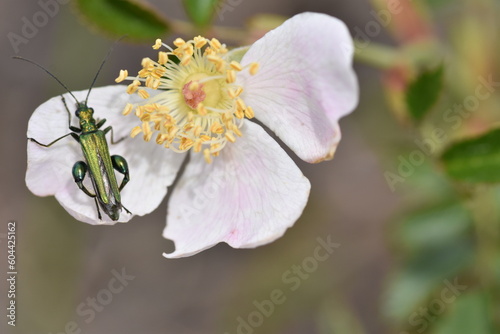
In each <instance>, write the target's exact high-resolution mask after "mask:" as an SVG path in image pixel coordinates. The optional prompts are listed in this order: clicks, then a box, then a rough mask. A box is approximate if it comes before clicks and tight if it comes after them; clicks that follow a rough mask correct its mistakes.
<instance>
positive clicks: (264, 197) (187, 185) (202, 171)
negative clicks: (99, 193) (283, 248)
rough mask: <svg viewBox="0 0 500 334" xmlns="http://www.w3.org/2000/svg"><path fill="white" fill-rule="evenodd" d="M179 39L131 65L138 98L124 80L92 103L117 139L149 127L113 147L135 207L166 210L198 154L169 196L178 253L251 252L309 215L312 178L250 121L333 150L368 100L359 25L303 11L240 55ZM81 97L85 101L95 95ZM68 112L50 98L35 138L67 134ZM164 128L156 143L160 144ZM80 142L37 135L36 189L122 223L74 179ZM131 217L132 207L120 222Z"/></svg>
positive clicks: (309, 146) (74, 208) (316, 155)
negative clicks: (357, 48) (362, 83)
mask: <svg viewBox="0 0 500 334" xmlns="http://www.w3.org/2000/svg"><path fill="white" fill-rule="evenodd" d="M174 44H175V45H176V47H177V48H176V49H175V50H174V49H171V48H169V47H168V46H166V45H164V44H162V43H161V41H160V40H158V41H157V42H156V44H155V45H154V46H153V48H155V49H159V48H160V47H161V46H165V47H166V48H167V50H166V51H160V53H159V57H158V61H153V60H151V59H149V58H146V59H144V60H143V62H142V65H143V69H142V70H141V71H140V72H139V74H138V76H137V77H130V76H128V72H127V71H122V72H121V73H120V76H119V78H118V79H117V81H122V80H124V79H128V80H132V81H133V82H132V83H131V84H130V85H129V86H128V88H127V92H128V93H129V94H132V93H136V94H137V95H136V94H134V95H131V96H126V95H125V96H124V94H121V93H120V91H119V89H122V90H123V87H118V86H114V87H103V88H97V89H95V90H94V91H93V92H92V95H91V97H90V99H89V107H93V108H94V109H95V113H96V116H98V117H106V118H107V119H108V121H109V124H110V125H112V126H113V127H114V128H115V138H121V137H123V136H125V134H126V133H127V130H128V131H129V132H130V129H132V133H131V134H132V136H133V137H134V136H136V135H138V134H139V133H142V134H143V138H144V139H145V141H142V140H139V139H134V140H130V138H128V139H127V140H124V141H123V142H121V143H119V144H116V145H110V151H111V154H119V155H122V156H123V157H125V158H126V159H127V160H128V161H129V169H130V172H131V181H130V182H129V184H128V185H127V186H126V187H125V188H124V189H123V191H122V203H123V205H125V206H126V207H127V208H128V209H129V210H130V211H131V212H132V213H133V214H138V215H143V214H146V213H148V212H150V211H152V210H153V209H154V208H156V207H157V206H158V204H159V203H160V201H161V200H162V198H163V197H164V196H165V194H166V189H167V187H168V186H169V185H170V184H171V183H172V182H173V180H174V178H175V176H176V173H177V171H178V170H179V168H180V165H181V163H182V161H183V159H184V158H185V156H186V155H187V154H189V153H188V152H190V151H191V153H190V160H189V163H188V164H187V166H186V168H185V170H184V172H183V174H182V176H181V177H180V179H179V181H178V183H177V185H176V186H175V188H174V190H173V193H172V195H171V198H170V202H169V209H168V215H167V227H166V228H165V230H164V233H163V235H164V237H166V238H168V239H172V240H173V241H174V242H175V246H176V249H175V251H174V252H173V253H170V254H164V255H165V256H166V257H183V256H188V255H192V254H195V253H198V252H200V251H202V250H204V249H207V248H209V247H212V246H214V245H215V244H217V243H219V242H226V243H228V244H229V245H231V246H232V247H237V248H247V247H256V246H259V245H262V244H265V243H269V242H271V241H273V240H275V239H277V238H279V237H280V236H281V235H283V233H284V232H285V230H286V229H287V228H288V227H290V226H292V225H293V224H294V222H295V221H296V220H297V219H298V218H299V217H300V215H301V213H302V211H303V209H304V207H305V205H306V203H307V199H308V196H309V189H310V184H309V181H308V180H307V179H306V178H305V177H304V176H303V174H302V173H301V171H300V170H299V169H298V167H297V166H296V165H295V164H294V162H293V161H292V160H291V158H290V157H288V155H287V154H286V153H285V151H284V150H283V149H282V148H281V147H280V146H279V145H278V144H277V143H276V142H275V141H274V140H273V139H272V137H271V136H269V135H268V134H267V133H266V132H265V131H264V129H263V128H262V127H261V126H260V125H257V124H256V123H254V122H252V121H250V120H249V119H252V118H253V117H255V118H256V119H258V120H259V121H260V122H262V123H263V124H264V125H266V126H267V127H269V128H270V129H271V130H272V131H274V132H275V133H276V135H277V136H278V137H279V138H280V139H281V140H282V141H283V142H284V143H285V144H286V145H288V146H289V147H290V148H291V149H292V150H293V151H294V152H295V153H296V154H297V155H298V156H299V157H300V158H301V159H303V160H305V161H307V162H311V163H315V162H320V161H323V160H328V159H331V158H333V155H334V152H335V149H336V147H337V145H338V142H339V140H340V129H339V126H338V120H339V118H341V117H342V116H344V115H346V114H348V113H350V112H351V111H352V110H353V109H354V108H355V106H356V104H357V101H358V86H357V80H356V76H355V74H354V71H353V69H352V55H353V44H352V39H351V37H350V35H349V32H348V30H347V28H346V27H345V25H344V24H343V23H342V22H341V21H339V20H338V19H335V18H333V17H330V16H327V15H324V14H315V13H303V14H299V15H297V16H295V17H293V18H291V19H289V20H287V21H286V22H285V23H284V24H283V25H282V26H280V27H278V28H277V29H275V30H273V31H271V32H269V33H268V34H266V35H265V36H264V37H263V38H261V39H260V40H258V41H257V42H256V43H255V44H253V45H252V46H251V47H250V48H248V50H247V51H246V49H236V50H234V51H231V52H228V51H227V49H226V47H225V45H223V44H221V43H220V42H219V41H217V40H215V39H212V40H207V39H205V38H202V37H200V36H198V37H196V38H194V39H193V40H190V41H184V40H181V39H177V40H176V41H175V42H174ZM245 51H246V53H245ZM241 54H244V56H243V57H242V58H241ZM174 56H175V57H177V58H178V59H180V63H179V64H176V63H174V62H173V59H174ZM239 58H241V59H239ZM143 85H144V86H145V87H144V88H143V87H142V86H143ZM75 95H76V96H77V98H78V99H80V98H81V97H83V95H84V92H76V93H75ZM67 99H68V97H67ZM123 105H126V107H125V109H124V114H130V113H131V112H132V111H135V116H137V117H135V116H132V115H131V116H127V117H123V116H122V118H119V115H118V113H117V109H118V108H122V106H123ZM64 115H65V111H64V109H63V106H62V103H60V101H59V99H57V98H54V99H52V100H49V101H48V102H46V103H44V104H43V105H41V106H40V107H39V108H38V109H37V110H36V111H35V113H34V114H33V116H32V119H31V120H30V124H29V130H28V137H34V138H36V139H37V140H38V141H40V142H49V141H51V140H53V139H54V138H57V137H58V136H60V135H63V134H65V133H67V131H68V130H67V119H66V118H65V117H64ZM48 129H50V132H49V131H48ZM155 134H156V136H155V138H154V139H155V141H156V143H148V141H150V140H151V139H152V138H153V135H155ZM157 144H158V145H157ZM79 150H80V148H79V147H78V143H76V141H74V140H71V139H67V140H66V141H65V142H64V143H61V144H55V145H54V146H52V147H50V148H44V147H39V146H37V145H36V144H34V143H28V164H29V168H28V172H27V184H28V187H29V188H30V189H31V190H32V191H33V192H34V193H35V194H37V195H41V196H46V195H52V194H55V196H56V198H57V199H58V200H59V202H60V203H61V204H62V205H63V206H64V207H65V208H66V209H67V210H68V211H69V212H70V213H71V214H72V215H73V216H74V217H75V218H77V219H80V220H82V221H85V222H88V223H113V221H112V220H110V219H109V217H104V216H103V221H102V222H99V221H96V213H95V207H94V206H93V200H92V199H91V198H89V197H87V196H86V195H85V194H83V193H82V192H80V191H79V189H78V187H76V185H75V184H73V183H74V182H73V179H72V177H71V176H70V175H69V173H70V169H71V166H72V164H73V163H74V162H76V161H77V160H81V159H82V156H81V153H80V151H79ZM64 170H67V173H68V176H69V177H66V176H65V174H64ZM130 218H131V216H130V215H127V214H126V213H125V212H124V211H123V212H122V215H121V218H120V219H121V220H123V221H128V220H129V219H130Z"/></svg>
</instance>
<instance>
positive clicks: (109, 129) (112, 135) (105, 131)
mask: <svg viewBox="0 0 500 334" xmlns="http://www.w3.org/2000/svg"><path fill="white" fill-rule="evenodd" d="M103 131H104V134H107V133H108V132H109V131H111V144H113V145H114V144H118V143H119V142H121V141H122V140H124V139H125V137H123V138H120V139H118V140H117V141H115V139H114V136H115V135H114V133H113V127H111V126H108V127H107V128H106V129H104V130H103Z"/></svg>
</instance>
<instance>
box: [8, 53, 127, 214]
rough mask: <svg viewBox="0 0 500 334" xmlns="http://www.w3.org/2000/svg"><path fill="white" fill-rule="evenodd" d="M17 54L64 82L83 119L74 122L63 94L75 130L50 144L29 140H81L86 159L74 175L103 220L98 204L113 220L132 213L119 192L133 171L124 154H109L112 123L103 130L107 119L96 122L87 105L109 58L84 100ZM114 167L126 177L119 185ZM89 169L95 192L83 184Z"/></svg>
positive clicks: (76, 166)
mask: <svg viewBox="0 0 500 334" xmlns="http://www.w3.org/2000/svg"><path fill="white" fill-rule="evenodd" d="M108 55H109V53H108ZM106 57H107V56H106ZM14 58H15V59H20V60H24V61H27V62H30V63H32V64H34V65H36V66H38V67H40V68H41V69H42V70H44V71H45V72H47V73H48V74H49V75H50V76H51V77H53V78H54V79H55V80H56V81H57V82H58V83H59V84H60V85H61V86H63V87H64V88H65V89H66V90H67V91H68V93H69V94H70V95H71V96H72V97H73V98H74V99H75V101H76V108H77V109H76V111H75V115H76V117H78V119H79V121H80V128H78V127H75V126H72V125H71V112H70V111H69V109H68V106H67V105H66V101H65V99H64V97H61V99H62V102H63V104H64V106H65V108H66V111H67V112H68V128H69V129H70V130H71V131H72V132H70V133H68V134H65V135H64V136H62V137H59V138H57V139H55V140H54V141H52V142H51V143H49V144H42V143H40V142H38V141H37V140H36V139H34V138H28V140H30V141H31V142H34V143H36V144H38V145H40V146H43V147H50V146H52V145H53V144H55V143H56V142H58V141H59V140H61V139H63V138H65V137H67V136H71V137H73V138H74V139H75V140H76V141H77V142H78V143H79V144H80V147H81V148H82V152H83V156H84V158H85V161H77V162H76V163H75V164H74V165H73V169H72V174H73V179H74V180H75V182H76V184H77V185H78V187H79V188H80V189H81V190H82V191H83V192H84V193H85V194H86V195H87V196H89V197H92V198H94V200H95V203H96V208H97V216H98V218H99V219H100V220H101V219H102V216H101V212H100V210H99V207H101V209H102V210H103V211H104V213H106V214H107V215H108V216H109V218H111V219H112V220H113V221H117V220H118V219H119V218H120V212H121V210H122V209H124V210H125V211H126V212H127V213H129V214H130V211H129V210H127V208H125V207H124V206H123V204H122V203H121V196H120V192H121V191H122V189H123V187H125V185H126V184H127V182H129V181H130V173H129V169H128V164H127V161H126V160H125V159H124V158H123V157H122V156H119V155H110V153H109V148H108V143H107V140H106V134H107V133H108V132H110V131H111V143H112V144H115V143H116V142H114V140H113V128H112V127H111V126H108V127H106V128H105V129H104V130H101V129H100V128H101V127H102V126H103V125H104V123H105V122H106V119H102V120H100V121H99V122H96V120H95V118H94V110H93V109H92V108H89V107H88V106H87V101H88V98H89V95H90V91H91V90H92V87H93V85H94V83H95V81H96V79H97V76H98V75H99V72H100V71H101V68H102V66H103V65H104V63H105V61H106V59H105V60H104V61H103V62H102V64H101V67H100V68H99V70H98V71H97V74H96V76H95V77H94V81H93V82H92V85H91V86H90V88H89V91H88V93H87V97H86V99H85V101H84V102H79V101H78V100H77V99H76V97H75V96H74V95H73V94H72V93H71V91H70V90H69V89H68V88H67V87H66V86H65V85H64V84H63V83H62V82H61V81H60V80H59V79H58V78H57V77H55V76H54V75H53V74H52V73H50V72H49V71H48V70H47V69H45V68H44V67H43V66H41V65H39V64H37V63H35V62H33V61H31V60H28V59H25V58H21V57H14ZM115 170H116V171H117V172H119V173H121V174H123V180H122V182H121V184H120V186H118V182H117V180H116V175H115V173H114V171H115ZM87 172H89V176H90V180H91V181H92V185H93V188H94V193H91V192H90V191H89V190H88V189H87V187H85V185H84V184H83V180H84V179H85V176H86V175H87Z"/></svg>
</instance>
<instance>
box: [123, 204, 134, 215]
mask: <svg viewBox="0 0 500 334" xmlns="http://www.w3.org/2000/svg"><path fill="white" fill-rule="evenodd" d="M122 208H123V209H125V211H127V213H128V214H129V215H131V214H132V212H130V211H128V209H127V208H126V207H124V206H123V204H122Z"/></svg>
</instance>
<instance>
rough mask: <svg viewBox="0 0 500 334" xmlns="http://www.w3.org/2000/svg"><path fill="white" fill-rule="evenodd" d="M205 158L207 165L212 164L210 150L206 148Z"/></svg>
mask: <svg viewBox="0 0 500 334" xmlns="http://www.w3.org/2000/svg"><path fill="white" fill-rule="evenodd" d="M203 156H204V157H205V161H206V162H207V164H210V163H212V157H210V149H208V148H206V149H204V150H203Z"/></svg>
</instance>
